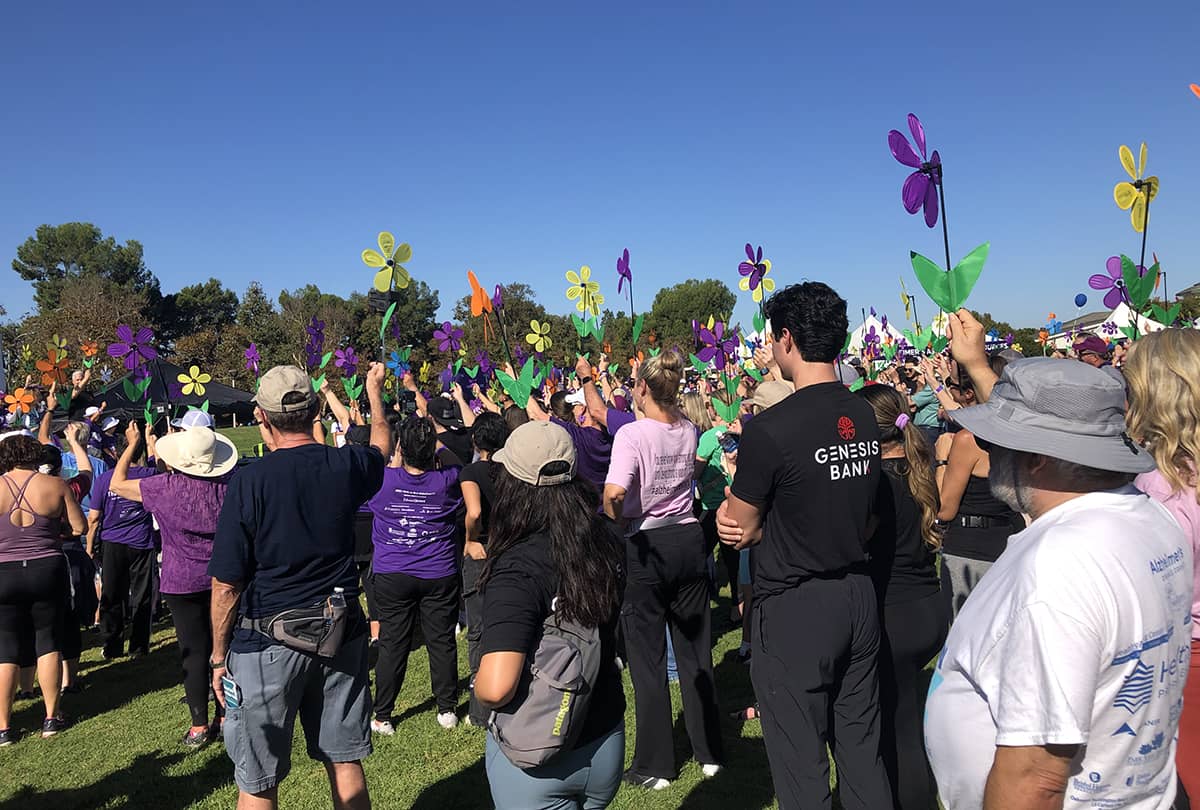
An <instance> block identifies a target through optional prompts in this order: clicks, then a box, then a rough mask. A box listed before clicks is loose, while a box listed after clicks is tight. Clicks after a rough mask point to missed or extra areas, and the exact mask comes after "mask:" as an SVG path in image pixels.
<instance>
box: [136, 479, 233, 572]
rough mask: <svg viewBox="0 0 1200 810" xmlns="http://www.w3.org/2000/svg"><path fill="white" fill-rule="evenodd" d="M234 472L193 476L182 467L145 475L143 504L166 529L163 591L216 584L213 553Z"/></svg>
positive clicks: (163, 536)
mask: <svg viewBox="0 0 1200 810" xmlns="http://www.w3.org/2000/svg"><path fill="white" fill-rule="evenodd" d="M228 482H229V476H225V477H223V478H193V477H191V476H190V475H184V474H183V473H171V474H169V475H156V476H154V477H153V478H148V479H146V480H145V481H142V505H143V506H145V507H146V511H147V512H150V513H151V514H152V515H153V516H154V519H155V520H156V521H157V522H158V528H159V531H160V532H161V534H162V577H161V581H160V584H159V588H158V589H159V590H160V591H161V592H162V593H170V594H180V593H199V592H201V591H207V590H211V589H212V577H210V576H209V575H208V561H209V560H210V559H212V550H213V536H214V535H215V534H216V533H217V518H218V517H219V516H220V514H221V504H222V503H224V502H225V490H226V489H227V488H228Z"/></svg>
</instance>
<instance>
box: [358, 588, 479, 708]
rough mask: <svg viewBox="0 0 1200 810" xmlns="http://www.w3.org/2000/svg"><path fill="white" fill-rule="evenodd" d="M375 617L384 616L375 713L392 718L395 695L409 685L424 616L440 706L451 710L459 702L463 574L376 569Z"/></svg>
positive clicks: (376, 666) (431, 675) (377, 663)
mask: <svg viewBox="0 0 1200 810" xmlns="http://www.w3.org/2000/svg"><path fill="white" fill-rule="evenodd" d="M373 577H374V580H375V582H374V584H375V607H376V609H377V610H378V613H377V614H376V616H375V618H376V619H378V621H379V623H380V624H379V660H378V661H377V662H376V663H375V717H377V718H378V719H380V720H389V719H391V716H392V710H393V709H394V708H395V707H396V696H397V695H398V694H400V687H401V686H403V685H404V673H405V671H406V670H407V669H408V652H409V650H410V649H411V648H412V637H413V628H414V627H415V624H416V619H417V616H418V615H419V616H420V618H421V633H422V635H424V636H425V649H426V650H427V651H428V652H429V679H430V681H431V683H432V685H433V697H434V699H435V700H436V701H437V708H438V712H439V713H440V712H452V711H454V710H455V707H456V704H457V702H458V642H457V640H456V639H455V638H454V625H455V624H456V623H457V621H458V595H459V575H458V572H457V571H456V572H455V573H453V574H451V575H450V576H448V577H442V578H441V579H417V578H416V577H410V576H409V575H408V574H379V573H376V574H374V575H373Z"/></svg>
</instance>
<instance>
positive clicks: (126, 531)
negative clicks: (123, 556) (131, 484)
mask: <svg viewBox="0 0 1200 810" xmlns="http://www.w3.org/2000/svg"><path fill="white" fill-rule="evenodd" d="M157 473H158V470H156V469H154V468H153V467H130V468H129V473H128V475H126V476H125V477H126V478H127V479H129V480H130V481H133V480H135V479H142V478H150V477H152V476H154V475H156V474H157ZM112 477H113V471H112V470H106V471H105V472H104V473H102V474H101V475H100V477H99V478H97V479H96V481H95V483H93V484H92V497H91V504H90V507H89V508H90V511H93V512H99V513H100V540H101V542H104V543H120V544H121V545H123V546H129V547H130V548H136V549H139V550H142V551H146V550H148V549H152V548H154V540H155V538H154V534H155V532H154V521H153V520H151V518H150V513H149V512H148V511H146V510H145V509H144V508H143V507H142V504H140V503H138V502H137V501H131V500H129V499H128V498H122V497H121V496H120V495H115V494H113V493H112V492H111V491H110V489H109V488H110V487H111V486H112Z"/></svg>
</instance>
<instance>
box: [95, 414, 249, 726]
mask: <svg viewBox="0 0 1200 810" xmlns="http://www.w3.org/2000/svg"><path fill="white" fill-rule="evenodd" d="M125 436H126V438H127V439H128V440H129V445H128V447H126V449H125V452H124V454H122V456H121V460H120V461H118V462H117V466H116V469H115V470H113V477H112V483H110V484H109V489H110V490H111V491H112V492H113V493H115V494H117V495H120V496H121V497H123V498H128V499H129V500H131V501H140V502H141V504H142V506H143V507H144V508H145V509H146V511H147V512H149V513H150V514H151V515H153V516H154V519H155V521H157V523H158V529H159V533H160V534H161V536H162V577H161V584H160V585H159V592H160V593H162V595H163V599H164V600H165V601H166V603H167V607H169V608H170V609H171V620H172V621H173V622H174V623H175V636H176V638H177V639H178V640H179V654H180V657H181V658H182V659H183V689H184V692H185V694H186V696H187V704H188V711H189V712H190V713H191V716H192V725H191V728H190V729H189V730H188V733H187V736H185V737H184V738H183V744H184V745H185V746H187V747H188V748H193V749H195V748H200V747H201V746H203V745H206V744H207V743H208V742H209V741H210V740H212V739H214V738H215V737H216V736H217V730H218V729H219V728H220V722H221V721H220V716H221V715H220V711H221V710H220V705H219V704H218V705H217V707H216V709H215V715H214V718H213V721H212V724H211V725H209V721H208V717H209V715H208V700H209V693H210V691H211V686H210V684H211V680H210V675H209V671H208V662H209V660H210V656H211V655H212V618H211V611H210V604H211V596H212V579H211V578H210V577H209V576H208V561H209V559H210V558H211V557H212V544H213V535H214V534H216V531H217V517H218V516H219V515H220V514H221V504H222V503H223V502H224V500H225V490H226V484H227V482H228V475H229V473H230V472H232V471H233V468H234V467H235V466H236V465H237V449H236V448H235V447H234V445H233V442H231V441H230V440H229V439H227V438H225V437H224V436H222V435H220V434H219V433H216V432H215V431H213V430H212V429H211V428H207V427H191V428H187V429H185V430H182V431H180V432H178V433H170V434H168V435H166V436H163V437H162V438H161V439H159V440H158V442H157V447H156V454H157V456H158V459H159V461H161V462H162V463H163V464H164V465H166V467H167V469H168V470H169V471H170V472H171V473H172V474H171V475H155V476H152V477H150V478H140V479H130V478H129V465H130V464H132V463H133V459H134V456H135V455H136V454H137V452H138V444H139V443H140V440H141V435H140V432H139V431H138V426H137V422H130V423H129V428H128V430H126V431H125Z"/></svg>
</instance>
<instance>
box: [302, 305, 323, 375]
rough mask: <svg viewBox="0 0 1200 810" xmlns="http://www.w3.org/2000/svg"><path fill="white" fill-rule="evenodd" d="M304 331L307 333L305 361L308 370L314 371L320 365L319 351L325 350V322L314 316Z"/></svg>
mask: <svg viewBox="0 0 1200 810" xmlns="http://www.w3.org/2000/svg"><path fill="white" fill-rule="evenodd" d="M304 331H305V332H307V333H308V342H307V343H305V344H304V355H305V359H306V360H307V361H308V367H309V369H314V368H316V367H317V366H319V365H321V350H322V349H323V348H325V322H324V321H319V320H317V316H316V315H314V316H313V317H312V320H310V321H309V323H308V326H306V327H304Z"/></svg>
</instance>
